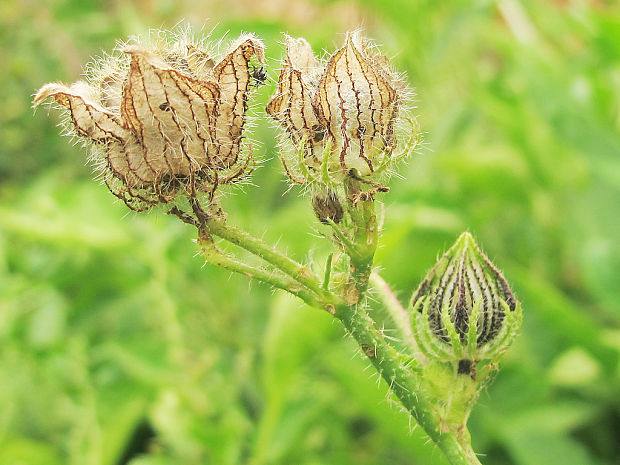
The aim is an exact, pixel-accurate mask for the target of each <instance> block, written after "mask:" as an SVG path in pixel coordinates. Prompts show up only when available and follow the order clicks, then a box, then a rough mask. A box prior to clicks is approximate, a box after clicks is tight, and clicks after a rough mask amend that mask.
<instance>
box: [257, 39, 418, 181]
mask: <svg viewBox="0 0 620 465" xmlns="http://www.w3.org/2000/svg"><path fill="white" fill-rule="evenodd" d="M286 46H287V48H286V58H285V59H284V61H283V63H282V71H281V73H280V77H279V82H278V89H277V91H276V93H275V94H274V96H273V97H272V99H271V101H270V102H269V104H268V106H267V113H268V114H269V115H271V116H272V117H273V118H274V119H275V120H276V121H278V122H279V123H280V125H281V126H282V127H283V128H284V130H285V134H284V138H283V139H284V143H283V145H284V147H283V150H282V162H283V164H284V166H285V169H286V172H287V174H288V176H289V177H290V178H291V179H292V180H293V181H294V182H298V183H313V182H315V183H320V184H328V185H329V184H331V183H334V182H339V181H341V180H342V179H343V177H344V176H345V175H346V174H347V173H348V172H349V171H351V170H355V171H356V172H357V173H359V174H360V175H362V176H373V175H375V174H379V173H380V172H382V171H385V168H386V167H387V166H388V165H389V164H390V162H391V161H393V160H394V159H396V158H399V157H402V156H404V154H408V153H409V152H410V149H412V148H413V146H414V145H415V141H417V139H416V137H413V138H411V139H410V140H409V143H408V144H402V145H403V146H404V147H402V149H403V150H401V152H402V153H401V154H400V155H398V156H397V152H396V151H395V149H396V147H397V144H398V141H397V136H396V132H397V128H398V127H399V126H400V125H401V123H402V121H403V120H404V119H405V118H404V117H401V115H402V114H404V113H406V110H407V108H406V99H407V86H406V85H405V84H404V83H403V82H402V79H401V77H400V76H399V75H397V74H396V73H394V72H393V71H392V70H391V69H390V66H389V63H388V60H387V59H386V58H385V57H384V56H382V55H379V54H377V53H376V51H375V50H374V49H373V47H371V46H370V45H369V43H368V42H367V41H366V40H365V39H363V38H362V36H361V35H360V33H359V32H358V31H356V32H353V33H349V34H347V37H346V41H345V44H344V46H343V47H342V48H340V49H339V50H337V51H336V52H334V53H333V54H332V55H331V57H329V59H328V60H327V62H326V63H322V62H320V61H319V60H317V59H316V58H315V57H314V55H313V53H312V48H311V47H310V44H308V42H306V41H305V40H304V39H293V38H292V37H289V36H286ZM409 121H410V120H409ZM409 129H413V132H416V134H415V135H414V136H417V131H415V125H414V126H409ZM287 146H288V147H287Z"/></svg>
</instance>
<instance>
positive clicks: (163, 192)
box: [34, 35, 264, 210]
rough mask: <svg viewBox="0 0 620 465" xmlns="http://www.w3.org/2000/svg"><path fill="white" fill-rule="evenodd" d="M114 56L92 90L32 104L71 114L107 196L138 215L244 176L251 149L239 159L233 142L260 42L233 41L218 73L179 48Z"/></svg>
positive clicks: (49, 91)
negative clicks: (44, 104)
mask: <svg viewBox="0 0 620 465" xmlns="http://www.w3.org/2000/svg"><path fill="white" fill-rule="evenodd" d="M162 37H163V36H162ZM122 51H123V56H121V57H113V58H111V59H109V60H108V61H107V62H106V65H105V66H104V69H102V70H100V71H99V73H98V79H97V80H93V82H90V83H84V82H79V83H76V84H73V85H72V86H70V87H67V86H64V85H62V84H46V85H45V86H43V87H42V88H41V89H40V90H39V91H38V92H37V94H36V96H35V98H34V104H35V105H38V104H40V103H41V102H42V101H43V100H45V99H47V98H50V97H51V98H53V99H54V100H55V101H56V103H58V104H59V105H60V106H62V107H64V108H66V109H68V110H69V118H70V126H71V127H72V129H73V131H74V133H75V134H76V135H78V136H79V137H82V138H84V140H87V141H90V142H93V143H94V144H95V146H96V147H99V148H100V149H99V150H98V151H95V152H96V153H99V154H100V156H97V155H95V157H94V158H95V161H97V160H98V162H99V163H100V165H101V166H100V169H101V171H102V174H103V178H104V181H105V182H106V184H107V185H108V187H109V188H110V190H111V191H112V192H113V193H114V194H115V195H117V196H118V197H120V198H122V199H123V200H124V201H125V203H127V205H128V206H129V207H130V208H132V209H134V210H144V209H147V208H149V207H150V206H152V205H155V204H157V203H165V202H168V201H170V200H172V199H173V198H174V197H175V196H176V195H177V193H178V192H179V191H183V192H184V193H185V194H187V195H189V196H196V195H197V194H198V192H200V191H206V192H211V193H212V192H213V191H214V190H215V188H216V187H217V186H218V185H220V184H227V183H232V182H235V181H238V180H240V179H242V178H243V177H244V176H246V175H247V174H248V171H249V170H250V168H251V166H252V163H253V162H252V155H251V147H250V148H249V149H248V151H247V153H246V154H245V155H243V156H242V154H241V140H242V133H243V129H244V126H245V124H246V120H247V117H246V110H247V101H248V97H249V95H248V94H249V91H250V68H251V66H252V65H251V64H250V63H251V60H252V59H254V58H255V59H257V61H258V62H260V63H263V62H264V51H263V45H262V43H261V42H260V41H259V40H258V39H256V38H255V37H254V36H251V35H245V36H242V37H240V38H239V39H238V40H237V42H236V43H235V44H234V45H233V46H232V47H231V49H230V51H229V52H228V53H227V54H226V55H225V56H224V57H223V58H222V59H221V60H220V61H219V62H217V63H215V62H214V60H213V58H211V57H210V55H209V53H208V52H207V51H205V50H202V49H200V48H199V47H198V46H197V45H194V44H192V43H190V42H187V41H177V42H173V43H170V42H167V41H166V40H163V39H162V40H159V41H158V42H157V43H156V44H151V45H144V44H141V43H139V42H138V43H134V44H131V45H126V46H124V47H123V49H122ZM123 57H125V58H124V59H123ZM110 63H114V64H110Z"/></svg>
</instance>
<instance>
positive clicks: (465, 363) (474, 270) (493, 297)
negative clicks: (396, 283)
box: [410, 232, 521, 373]
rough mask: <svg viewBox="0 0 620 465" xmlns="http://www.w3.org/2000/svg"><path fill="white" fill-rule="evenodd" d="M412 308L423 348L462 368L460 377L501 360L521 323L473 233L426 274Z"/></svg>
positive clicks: (506, 287) (507, 288)
mask: <svg viewBox="0 0 620 465" xmlns="http://www.w3.org/2000/svg"><path fill="white" fill-rule="evenodd" d="M410 309H411V312H412V315H411V316H412V325H413V330H414V334H415V335H416V339H417V341H418V344H419V346H420V348H421V349H422V350H423V351H424V352H426V353H427V355H428V356H429V358H434V359H438V360H442V361H453V362H456V363H458V370H459V373H461V372H463V373H465V372H468V373H469V372H471V370H475V363H477V362H478V361H480V360H483V359H492V358H495V357H497V356H498V355H499V354H500V353H501V352H503V351H504V350H505V349H506V348H507V347H508V345H509V344H510V343H511V342H512V339H513V337H514V336H515V334H516V332H517V330H518V328H519V326H520V323H521V305H520V303H519V302H518V301H517V300H516V298H515V296H514V294H513V292H512V290H511V289H510V286H509V285H508V282H507V281H506V279H505V278H504V276H503V274H502V273H501V272H500V271H499V270H498V269H497V268H496V267H495V265H493V263H491V261H490V260H489V259H488V257H487V256H486V255H485V254H484V253H483V252H482V251H481V250H480V248H479V247H478V245H477V244H476V243H475V241H474V239H473V237H472V236H471V234H469V233H468V232H465V233H463V234H462V235H461V236H460V237H459V239H458V240H457V241H456V243H455V244H454V245H453V246H452V247H451V248H450V249H449V250H448V251H447V252H446V253H445V254H444V255H443V256H442V257H441V258H440V259H439V261H438V262H437V264H436V265H435V266H434V267H433V268H432V269H431V271H430V272H429V273H428V274H427V275H426V277H425V278H424V280H423V281H422V283H421V284H420V286H419V287H418V289H417V291H416V292H415V293H414V295H413V297H412V299H411V304H410Z"/></svg>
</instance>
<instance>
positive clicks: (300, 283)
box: [173, 191, 481, 465]
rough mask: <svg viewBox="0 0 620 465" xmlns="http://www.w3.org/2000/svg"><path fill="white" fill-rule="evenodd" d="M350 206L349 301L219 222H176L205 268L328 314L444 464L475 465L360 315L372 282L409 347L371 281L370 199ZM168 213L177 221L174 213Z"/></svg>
mask: <svg viewBox="0 0 620 465" xmlns="http://www.w3.org/2000/svg"><path fill="white" fill-rule="evenodd" d="M359 192H360V191H358V193H359ZM353 200H359V202H357V203H355V204H353V201H352V202H351V205H350V207H351V208H352V210H354V212H353V213H352V214H351V218H352V220H353V223H354V226H353V227H354V229H353V231H351V233H352V234H351V236H352V237H353V243H354V245H355V250H352V251H351V252H352V253H351V254H350V265H351V266H350V272H349V282H350V284H351V285H352V286H353V288H354V290H355V291H356V293H357V298H356V299H354V300H353V301H352V300H351V299H348V298H347V296H346V295H345V296H343V297H344V299H343V297H341V296H338V295H335V294H333V293H332V292H330V289H329V286H325V281H326V280H324V282H323V283H321V282H320V281H319V280H318V278H317V277H316V275H315V274H314V273H313V272H312V271H311V270H310V269H309V268H307V267H305V266H304V265H302V264H300V263H298V262H297V261H295V260H293V259H291V258H290V257H288V256H286V255H285V254H284V253H282V252H280V251H278V250H277V249H276V248H275V247H273V246H270V245H268V244H266V243H264V242H263V241H262V240H260V239H257V238H255V237H254V236H252V235H250V234H248V233H247V232H245V231H242V230H240V229H238V228H236V227H234V226H231V225H229V224H228V223H227V222H226V221H225V220H223V219H221V218H218V217H210V218H207V219H205V218H198V220H199V223H200V224H194V222H191V221H187V220H188V218H189V217H187V218H185V217H181V219H182V220H184V221H185V222H189V223H190V224H194V226H197V228H198V230H199V244H200V246H201V253H202V255H203V256H204V257H205V259H206V260H207V261H208V262H210V263H212V264H214V265H216V266H219V267H221V268H224V269H226V270H229V271H233V272H235V273H239V274H243V275H245V276H248V277H251V278H255V279H257V280H259V281H262V282H265V283H267V284H269V285H271V286H273V287H275V288H278V289H282V290H285V291H287V292H289V293H291V294H293V295H295V296H297V297H299V298H300V299H302V300H303V301H304V302H306V303H307V304H308V305H310V306H312V307H316V308H321V309H326V310H328V311H329V312H330V313H332V314H333V315H334V316H335V317H336V318H338V319H339V320H340V321H341V322H342V324H343V325H344V327H345V328H346V330H347V331H348V332H349V333H350V334H351V336H352V337H353V338H354V339H355V340H356V341H357V343H358V344H359V346H360V347H361V349H362V351H363V352H364V353H365V354H366V356H367V357H368V358H369V359H370V361H371V362H372V363H373V365H374V366H375V368H376V369H377V371H378V372H379V374H380V375H381V377H382V378H383V379H384V380H385V381H386V383H387V384H388V385H389V386H390V389H391V391H392V392H393V393H394V394H395V395H396V397H397V398H398V399H399V400H400V402H401V403H402V405H403V406H404V407H405V408H406V409H407V411H408V412H409V413H410V414H411V415H412V416H413V417H414V418H415V420H416V421H417V422H418V424H419V425H420V426H421V427H422V428H423V429H424V431H426V433H427V434H428V435H429V436H430V438H431V439H432V440H433V441H434V442H435V443H436V444H437V446H438V447H439V448H440V449H441V450H442V451H443V452H444V454H445V455H446V457H447V458H448V460H449V461H450V463H451V464H452V465H481V464H480V461H479V460H478V458H477V457H476V454H475V453H474V451H473V450H472V448H471V445H470V439H469V433H468V431H467V429H466V428H463V429H462V430H459V431H454V430H448V429H447V428H446V427H445V425H442V423H441V420H440V416H439V415H438V413H437V408H436V406H435V405H434V399H433V398H432V397H431V396H430V395H429V394H428V393H427V392H426V391H425V390H424V389H420V386H421V384H422V382H423V380H422V378H421V372H420V371H418V370H416V369H413V367H411V366H409V364H408V360H407V359H406V358H404V357H403V356H402V355H400V354H398V353H397V352H396V350H395V349H394V347H392V346H391V345H390V343H389V342H388V341H387V339H386V338H385V336H384V334H383V333H382V332H381V331H379V330H378V329H377V328H376V326H375V322H374V321H373V319H372V318H371V317H370V316H369V315H368V313H367V311H366V307H365V303H364V301H363V300H362V299H363V298H364V295H365V293H366V291H367V289H368V284H369V281H370V279H372V281H373V285H374V286H375V287H376V289H377V291H378V292H379V294H380V295H381V297H382V300H383V302H384V304H385V305H386V307H387V308H388V311H389V312H390V314H391V316H392V319H393V320H394V322H395V324H396V325H397V327H398V329H399V331H400V332H401V333H402V335H403V339H404V340H406V342H407V343H408V344H410V345H412V346H413V345H414V344H415V341H414V340H413V338H412V335H411V333H410V331H411V328H409V327H408V323H407V321H406V317H407V315H406V314H404V312H405V310H404V309H403V308H402V306H401V305H400V303H398V301H397V300H396V299H395V296H394V294H393V293H392V291H391V290H390V289H389V286H388V285H387V284H386V283H385V281H383V280H382V279H381V277H380V276H378V275H376V276H373V277H372V278H371V270H372V263H373V256H374V251H375V249H376V244H377V230H376V216H375V213H374V200H373V199H372V197H370V198H364V197H363V196H362V197H360V198H358V199H353ZM173 213H174V214H177V216H179V215H178V212H173ZM211 235H214V236H218V237H220V238H222V239H225V240H226V241H228V242H231V243H233V244H235V245H237V246H239V247H241V248H243V249H245V250H246V251H249V252H250V253H252V254H254V255H256V256H258V257H259V258H261V259H262V260H263V261H264V262H266V263H267V264H269V265H270V266H272V267H273V268H275V270H267V269H264V268H262V267H256V266H252V265H248V264H246V263H243V262H241V261H239V260H237V259H236V258H234V257H232V256H230V255H227V254H225V253H223V252H222V251H221V250H219V249H218V248H217V247H216V245H215V243H214V242H213V237H212V236H211ZM327 282H328V281H327ZM414 353H416V354H418V353H419V351H417V350H416V351H415V352H414Z"/></svg>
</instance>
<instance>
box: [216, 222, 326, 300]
mask: <svg viewBox="0 0 620 465" xmlns="http://www.w3.org/2000/svg"><path fill="white" fill-rule="evenodd" d="M206 227H207V231H208V232H209V233H211V234H213V235H215V236H218V237H221V238H222V239H225V240H227V241H229V242H231V243H232V244H235V245H237V246H239V247H241V248H243V249H245V250H247V251H248V252H250V253H252V254H254V255H257V256H258V257H260V258H262V259H263V260H265V261H266V262H268V263H270V264H271V265H272V266H274V267H275V268H277V269H279V270H280V271H282V272H283V273H285V274H287V275H289V276H290V277H291V278H293V279H294V280H296V281H298V282H299V283H301V284H303V285H304V286H305V287H307V288H308V289H310V290H311V291H312V292H314V293H316V294H317V296H321V295H323V294H324V293H325V290H324V289H322V287H321V282H320V281H319V278H318V277H317V276H316V275H315V274H314V273H313V272H312V270H311V269H310V268H309V267H307V266H305V265H302V264H301V263H299V262H297V261H295V260H293V259H292V258H290V257H288V256H287V255H285V254H283V253H282V252H280V251H279V250H277V249H276V248H275V247H273V246H271V245H269V244H266V243H265V242H263V241H262V240H261V239H259V238H257V237H254V236H252V235H251V234H248V233H247V232H245V231H243V230H241V229H239V228H236V227H235V226H231V225H230V224H228V223H227V222H226V221H225V220H223V219H218V218H209V219H208V220H207V222H206Z"/></svg>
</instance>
